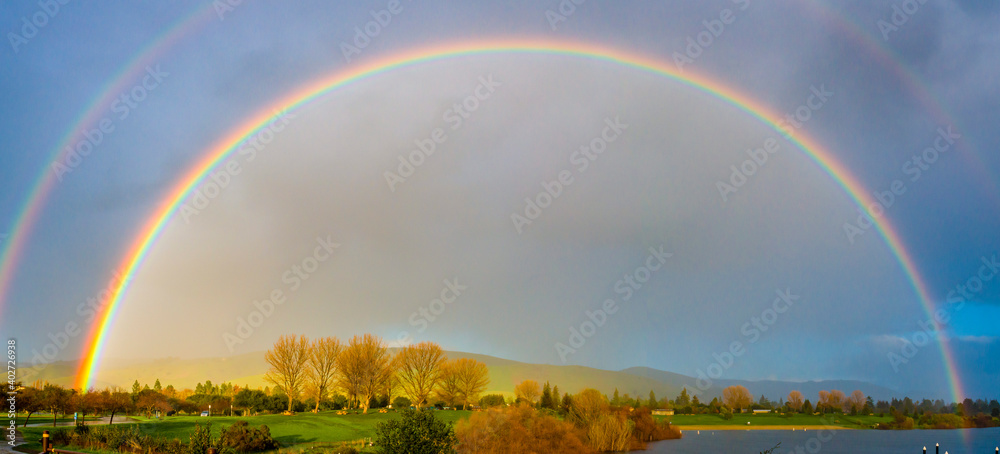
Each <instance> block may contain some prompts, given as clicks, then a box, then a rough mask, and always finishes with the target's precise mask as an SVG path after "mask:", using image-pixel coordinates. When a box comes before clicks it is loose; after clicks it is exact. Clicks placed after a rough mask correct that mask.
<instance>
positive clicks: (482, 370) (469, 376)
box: [455, 358, 490, 406]
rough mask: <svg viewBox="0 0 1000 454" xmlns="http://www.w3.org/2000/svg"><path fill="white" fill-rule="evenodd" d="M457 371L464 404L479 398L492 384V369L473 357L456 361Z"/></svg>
mask: <svg viewBox="0 0 1000 454" xmlns="http://www.w3.org/2000/svg"><path fill="white" fill-rule="evenodd" d="M455 373H456V375H457V378H458V390H459V393H460V395H461V397H462V405H463V406H468V405H469V402H476V401H478V400H479V395H480V394H481V393H482V392H483V391H486V387H487V386H489V384H490V370H489V368H488V367H486V364H483V363H481V362H479V361H476V360H474V359H471V358H459V359H457V360H456V361H455Z"/></svg>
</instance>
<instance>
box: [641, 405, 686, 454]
mask: <svg viewBox="0 0 1000 454" xmlns="http://www.w3.org/2000/svg"><path fill="white" fill-rule="evenodd" d="M628 419H629V420H630V421H632V438H633V443H632V447H631V449H632V450H636V449H645V446H646V442H650V441H659V440H672V439H676V438H681V432H680V431H679V430H677V429H674V428H673V427H671V426H670V423H668V422H662V423H658V422H656V420H654V419H653V415H652V413H651V412H650V410H649V409H648V408H640V409H637V410H635V411H633V412H631V413H629V415H628Z"/></svg>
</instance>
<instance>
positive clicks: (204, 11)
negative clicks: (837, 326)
mask: <svg viewBox="0 0 1000 454" xmlns="http://www.w3.org/2000/svg"><path fill="white" fill-rule="evenodd" d="M800 5H801V6H803V7H805V8H804V9H806V10H807V12H809V13H811V14H813V15H815V16H816V17H817V19H818V20H820V21H823V22H825V23H830V24H831V25H833V26H834V27H836V28H837V29H838V30H840V32H841V33H843V35H844V36H845V37H847V38H848V39H850V40H852V41H853V42H855V43H856V44H857V45H858V46H860V47H862V48H864V49H865V50H866V51H867V52H868V53H869V54H870V55H871V56H874V57H876V58H877V61H878V63H879V64H881V65H882V66H883V67H885V68H886V69H888V70H889V71H891V72H892V74H894V75H895V76H896V78H897V80H899V81H901V82H902V84H903V86H905V87H906V88H907V89H908V91H909V92H910V93H912V94H913V95H914V96H916V98H917V99H918V100H919V101H920V103H921V104H922V105H923V106H924V107H925V108H926V110H927V112H930V113H931V114H932V116H933V117H934V121H936V122H937V123H938V124H949V125H955V121H954V120H953V119H952V118H951V117H950V116H949V115H948V114H947V113H946V112H944V110H943V109H942V108H941V106H940V103H939V102H937V100H935V99H934V98H933V97H932V96H931V95H930V93H929V91H928V90H927V88H926V87H924V86H923V85H922V84H921V83H920V81H919V80H918V79H917V77H916V76H915V75H914V74H913V73H912V72H910V71H907V70H906V69H905V65H904V64H902V63H901V62H900V60H899V58H898V57H897V56H895V55H893V53H892V51H890V50H888V49H887V48H885V47H884V46H883V43H881V42H879V41H877V40H876V39H875V38H874V37H872V36H871V35H870V34H869V33H866V32H865V31H864V30H862V29H861V28H860V27H859V26H858V25H857V24H856V23H854V22H852V21H851V20H849V19H847V18H846V16H845V15H844V14H842V13H840V12H838V11H836V10H834V8H833V7H832V6H830V5H827V4H826V3H824V2H822V1H818V0H812V1H807V2H802V3H801V4H800ZM214 9H215V3H214V2H205V3H203V4H202V5H201V6H199V7H196V8H194V9H192V11H191V12H190V13H189V14H186V15H182V16H181V18H180V19H178V20H176V21H174V22H173V23H172V24H171V25H170V26H169V27H167V28H166V29H164V31H163V32H161V33H160V34H159V35H157V36H156V37H155V38H154V39H152V40H151V41H150V42H149V43H148V44H147V45H145V46H143V47H142V48H141V49H140V50H139V51H138V52H137V53H136V54H135V57H133V58H132V59H131V60H129V61H128V62H126V63H125V64H124V65H122V67H121V68H120V69H119V71H118V72H117V73H116V75H115V76H114V77H112V79H111V81H110V82H109V83H108V84H106V85H105V86H104V88H102V90H101V92H100V94H99V95H97V96H96V97H95V98H94V99H93V100H92V101H91V102H90V103H89V104H88V105H87V107H86V109H85V110H84V111H83V113H81V115H80V116H79V117H77V119H76V120H74V121H73V124H72V126H70V128H69V130H68V131H67V133H66V135H65V136H64V137H63V138H62V139H61V140H60V141H59V144H58V145H57V146H56V147H55V148H54V149H53V151H52V152H51V153H50V156H49V159H48V161H46V162H56V161H58V160H60V159H61V158H62V157H63V155H64V153H65V152H64V150H65V149H66V147H68V146H70V145H71V143H72V141H73V140H74V139H78V138H79V137H80V136H81V134H82V132H83V131H85V130H87V129H91V128H94V127H96V125H97V124H98V122H99V121H100V119H101V118H103V115H104V114H106V112H107V110H108V109H109V107H110V104H111V102H112V101H113V100H114V98H115V97H116V96H117V95H118V94H119V93H121V92H122V91H123V90H124V89H126V88H127V87H128V84H130V83H134V82H135V80H137V79H138V78H139V77H140V75H141V74H142V72H143V71H144V69H145V66H146V65H149V64H152V63H154V62H156V61H158V59H159V58H161V57H162V56H163V55H165V54H166V53H167V51H168V50H170V48H171V47H173V46H175V45H176V44H178V43H179V42H181V41H182V38H184V37H187V36H190V35H191V34H192V33H193V32H194V31H195V30H197V29H198V28H199V27H200V26H203V25H205V24H207V23H208V22H209V21H210V20H211V19H212V17H213V16H215V15H216V11H215V10H214ZM958 129H959V130H960V131H961V128H958ZM957 147H958V149H962V150H966V149H967V148H969V147H968V145H967V143H966V142H965V141H962V142H959V143H958V144H957ZM963 156H965V157H966V159H970V160H971V159H977V162H974V163H972V164H971V165H969V166H968V167H969V170H970V171H971V172H972V173H975V174H978V175H979V180H980V181H981V182H982V184H983V186H984V187H986V188H987V189H986V190H984V191H983V192H984V193H985V194H986V195H988V196H989V197H991V198H992V199H993V202H994V204H995V205H996V206H1000V190H998V187H997V182H996V180H995V179H993V178H991V177H990V176H989V175H988V172H987V170H986V169H988V166H985V165H983V163H982V159H981V157H980V156H978V155H976V154H974V153H963ZM55 180H56V178H55V176H54V172H52V171H50V169H49V168H48V166H46V167H44V168H43V169H42V172H41V174H40V175H39V176H38V178H37V179H36V182H35V184H34V186H33V187H32V188H31V190H30V191H28V196H27V197H26V198H25V200H24V203H23V204H22V205H21V207H20V208H19V209H18V210H16V212H15V213H16V214H15V216H14V220H13V223H12V225H11V226H10V227H9V228H8V229H7V230H6V232H9V233H10V235H9V238H7V239H6V240H5V241H3V242H2V243H0V316H2V315H3V311H4V307H5V305H6V304H7V294H8V292H9V290H10V286H11V283H12V282H13V279H14V274H15V269H16V268H17V264H18V263H19V262H20V259H21V257H22V256H23V253H24V250H25V248H26V247H27V243H28V241H29V240H30V237H31V235H30V233H31V232H32V229H33V227H34V226H35V224H36V223H37V222H38V219H39V216H40V215H41V213H42V211H43V210H42V208H43V207H44V202H45V201H46V200H47V199H48V197H49V195H50V194H51V193H52V190H53V189H54V187H55V186H56V181H55ZM0 320H2V317H0Z"/></svg>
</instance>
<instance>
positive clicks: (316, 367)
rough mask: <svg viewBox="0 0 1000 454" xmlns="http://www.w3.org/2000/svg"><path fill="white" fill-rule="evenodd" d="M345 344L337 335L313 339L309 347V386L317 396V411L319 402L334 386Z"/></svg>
mask: <svg viewBox="0 0 1000 454" xmlns="http://www.w3.org/2000/svg"><path fill="white" fill-rule="evenodd" d="M341 350H343V346H342V345H341V344H340V340H339V339H337V338H336V337H324V338H322V339H316V340H314V341H313V343H312V346H311V347H310V348H309V362H308V368H307V369H306V370H307V375H308V381H309V388H310V390H311V391H312V394H313V395H314V396H316V411H319V403H320V401H322V400H323V399H325V398H326V395H327V394H328V393H329V392H330V390H331V389H332V388H333V385H334V383H335V381H334V380H335V379H336V375H337V357H338V356H340V352H341Z"/></svg>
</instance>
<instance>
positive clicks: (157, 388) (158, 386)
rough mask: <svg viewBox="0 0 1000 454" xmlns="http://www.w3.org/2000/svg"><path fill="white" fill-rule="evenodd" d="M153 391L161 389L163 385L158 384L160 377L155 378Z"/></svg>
mask: <svg viewBox="0 0 1000 454" xmlns="http://www.w3.org/2000/svg"><path fill="white" fill-rule="evenodd" d="M153 391H156V392H160V391H163V386H160V379H159V378H157V379H156V383H153Z"/></svg>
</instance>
